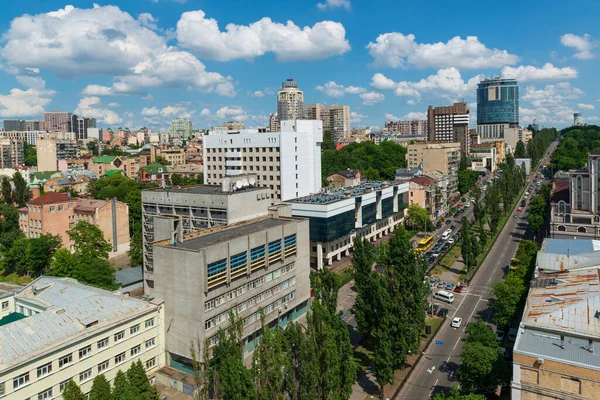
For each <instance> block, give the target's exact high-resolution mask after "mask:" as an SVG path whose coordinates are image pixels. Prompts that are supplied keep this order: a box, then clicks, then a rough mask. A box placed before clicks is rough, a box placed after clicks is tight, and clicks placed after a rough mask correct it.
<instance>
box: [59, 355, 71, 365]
mask: <svg viewBox="0 0 600 400" xmlns="http://www.w3.org/2000/svg"><path fill="white" fill-rule="evenodd" d="M72 362H73V354H67V355H66V356H63V357H61V358H59V359H58V368H62V367H65V366H67V365H69V364H71V363H72Z"/></svg>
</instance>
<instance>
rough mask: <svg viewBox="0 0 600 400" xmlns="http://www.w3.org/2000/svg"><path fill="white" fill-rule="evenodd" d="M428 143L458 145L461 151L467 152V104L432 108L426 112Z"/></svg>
mask: <svg viewBox="0 0 600 400" xmlns="http://www.w3.org/2000/svg"><path fill="white" fill-rule="evenodd" d="M427 125H428V129H429V141H430V142H444V143H460V148H461V151H463V152H465V153H468V152H469V107H468V106H467V103H454V104H453V105H451V106H443V107H435V108H434V107H432V106H429V109H428V110H427Z"/></svg>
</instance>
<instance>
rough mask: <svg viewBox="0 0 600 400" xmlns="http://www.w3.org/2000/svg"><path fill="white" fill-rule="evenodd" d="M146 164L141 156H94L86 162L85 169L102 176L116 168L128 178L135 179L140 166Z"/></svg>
mask: <svg viewBox="0 0 600 400" xmlns="http://www.w3.org/2000/svg"><path fill="white" fill-rule="evenodd" d="M145 165H146V163H145V162H144V159H143V158H137V157H121V156H119V157H117V156H100V157H95V158H92V159H91V160H90V162H89V163H88V166H87V169H89V170H90V171H92V172H94V173H95V174H96V175H98V176H103V175H105V174H106V173H107V172H109V171H114V170H118V171H121V172H122V173H123V175H125V176H126V177H128V178H131V179H136V178H137V176H138V172H139V171H140V168H143V167H144V166H145Z"/></svg>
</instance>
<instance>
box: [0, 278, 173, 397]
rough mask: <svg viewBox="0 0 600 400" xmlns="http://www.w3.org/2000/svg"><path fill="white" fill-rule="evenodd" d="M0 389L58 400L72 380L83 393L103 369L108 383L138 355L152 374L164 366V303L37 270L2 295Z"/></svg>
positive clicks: (0, 393)
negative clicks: (24, 282) (36, 274)
mask: <svg viewBox="0 0 600 400" xmlns="http://www.w3.org/2000/svg"><path fill="white" fill-rule="evenodd" d="M2 309H3V313H4V311H5V309H6V310H7V311H9V314H8V315H7V316H5V317H4V318H2V319H1V320H0V349H2V351H0V377H1V378H0V396H2V399H3V400H4V399H5V400H23V399H32V400H33V399H37V400H40V399H54V400H61V399H62V398H63V397H62V391H63V389H64V387H65V386H66V384H67V383H68V382H69V381H70V380H73V381H75V383H77V385H79V387H80V388H81V390H82V391H83V393H84V394H88V393H89V392H90V390H91V388H92V381H93V380H94V378H95V377H96V376H97V375H99V374H103V375H104V376H105V377H106V379H107V380H108V381H109V382H110V383H111V384H112V383H113V382H114V379H115V376H116V374H117V372H118V371H119V370H121V371H123V372H125V371H126V370H127V369H128V368H129V367H130V366H131V364H132V363H133V362H135V361H137V360H140V361H141V362H142V365H144V366H145V368H146V373H147V374H148V375H149V376H153V375H154V374H155V373H156V371H157V370H158V369H159V368H160V367H162V366H164V364H165V362H164V330H165V321H164V308H163V306H162V305H161V304H160V303H158V302H157V301H143V300H138V299H134V298H130V297H125V296H121V295H116V294H113V293H111V292H109V291H107V290H102V289H97V288H94V287H91V286H86V285H83V284H80V283H78V282H77V281H76V280H74V279H70V278H56V277H51V276H42V277H40V278H37V279H36V280H34V281H33V282H31V283H30V284H28V285H27V286H25V287H24V288H22V289H21V290H20V291H18V292H17V293H16V294H14V295H9V296H7V297H2Z"/></svg>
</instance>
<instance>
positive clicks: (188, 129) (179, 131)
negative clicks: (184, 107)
mask: <svg viewBox="0 0 600 400" xmlns="http://www.w3.org/2000/svg"><path fill="white" fill-rule="evenodd" d="M171 132H172V133H173V134H174V135H177V136H179V137H181V138H183V139H190V138H191V137H192V121H190V120H189V119H185V118H175V119H173V120H171Z"/></svg>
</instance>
